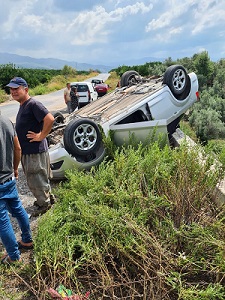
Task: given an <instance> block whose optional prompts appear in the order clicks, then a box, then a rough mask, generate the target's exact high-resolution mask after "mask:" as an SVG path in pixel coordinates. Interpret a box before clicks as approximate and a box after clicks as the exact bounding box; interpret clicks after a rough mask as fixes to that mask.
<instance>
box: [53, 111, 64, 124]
mask: <svg viewBox="0 0 225 300" xmlns="http://www.w3.org/2000/svg"><path fill="white" fill-rule="evenodd" d="M53 117H54V119H55V121H54V124H53V125H54V126H56V125H59V124H63V123H64V121H65V118H64V116H63V114H62V113H61V112H56V113H54V114H53Z"/></svg>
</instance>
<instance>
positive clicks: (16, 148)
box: [13, 136, 21, 178]
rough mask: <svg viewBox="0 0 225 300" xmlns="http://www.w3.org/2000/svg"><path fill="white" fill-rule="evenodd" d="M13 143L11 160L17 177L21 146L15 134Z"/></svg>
mask: <svg viewBox="0 0 225 300" xmlns="http://www.w3.org/2000/svg"><path fill="white" fill-rule="evenodd" d="M13 144H14V160H13V169H14V176H15V178H18V166H19V163H20V159H21V147H20V143H19V140H18V137H17V136H14V138H13Z"/></svg>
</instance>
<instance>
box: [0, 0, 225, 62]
mask: <svg viewBox="0 0 225 300" xmlns="http://www.w3.org/2000/svg"><path fill="white" fill-rule="evenodd" d="M60 1H61V0H32V1H31V0H16V1H15V0H8V1H4V3H2V7H1V12H0V43H1V51H2V52H11V53H16V54H20V55H29V56H32V57H37V58H38V57H55V58H61V59H67V60H76V61H78V62H79V61H80V62H90V61H91V62H93V61H96V62H101V63H103V64H109V63H110V61H115V60H116V59H118V58H120V60H123V59H124V60H125V59H127V58H130V59H132V58H140V57H147V56H151V57H152V56H154V55H157V57H164V58H167V57H169V56H171V57H173V58H174V59H176V58H177V57H182V55H184V56H192V55H193V54H194V53H196V52H194V51H199V49H206V50H207V51H209V53H210V54H212V55H213V56H214V57H221V56H222V55H224V51H225V48H224V47H225V46H224V43H223V40H224V35H225V31H224V28H225V6H224V1H221V0H220V1H219V0H183V1H180V0H170V1H168V0H161V1H158V0H142V1H141V0H140V1H137V0H116V1H115V0H114V1H113V0H97V1H95V2H92V1H86V2H82V5H81V4H80V2H79V3H77V6H76V5H73V3H74V1H73V0H67V2H66V4H65V5H62V3H61V2H60ZM85 3H89V4H87V5H86V4H85ZM78 6H79V9H78ZM3 11H4V14H3ZM212 32H213V34H212ZM215 49H216V50H215ZM174 56H175V57H174Z"/></svg>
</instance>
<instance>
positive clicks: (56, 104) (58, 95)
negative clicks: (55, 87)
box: [0, 73, 110, 123]
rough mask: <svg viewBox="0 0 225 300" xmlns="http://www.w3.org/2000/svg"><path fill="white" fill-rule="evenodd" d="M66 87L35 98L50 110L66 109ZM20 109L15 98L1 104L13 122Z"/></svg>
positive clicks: (105, 75)
mask: <svg viewBox="0 0 225 300" xmlns="http://www.w3.org/2000/svg"><path fill="white" fill-rule="evenodd" d="M109 76H110V74H109V73H101V74H99V75H98V76H96V77H92V78H88V79H87V80H86V81H91V80H92V79H93V78H99V79H103V80H104V81H105V80H107V79H108V77H109ZM63 91H64V89H61V90H59V91H56V92H53V93H50V94H47V95H38V96H34V98H35V99H36V100H38V101H40V102H42V103H43V104H44V106H45V107H47V109H48V110H49V111H50V112H54V111H57V110H65V111H66V105H65V102H64V96H63ZM18 110H19V103H18V102H17V101H15V100H10V101H7V102H5V103H2V104H0V112H1V114H2V115H5V116H7V117H8V118H9V119H10V120H11V121H12V122H13V123H15V121H16V115H17V112H18Z"/></svg>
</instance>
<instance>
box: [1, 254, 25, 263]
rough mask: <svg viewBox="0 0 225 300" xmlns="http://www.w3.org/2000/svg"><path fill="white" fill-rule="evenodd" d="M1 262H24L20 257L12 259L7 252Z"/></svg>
mask: <svg viewBox="0 0 225 300" xmlns="http://www.w3.org/2000/svg"><path fill="white" fill-rule="evenodd" d="M1 263H2V264H3V265H14V264H16V263H22V259H21V258H19V259H17V260H11V258H10V257H9V255H8V254H5V255H4V256H3V257H2V258H1Z"/></svg>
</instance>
